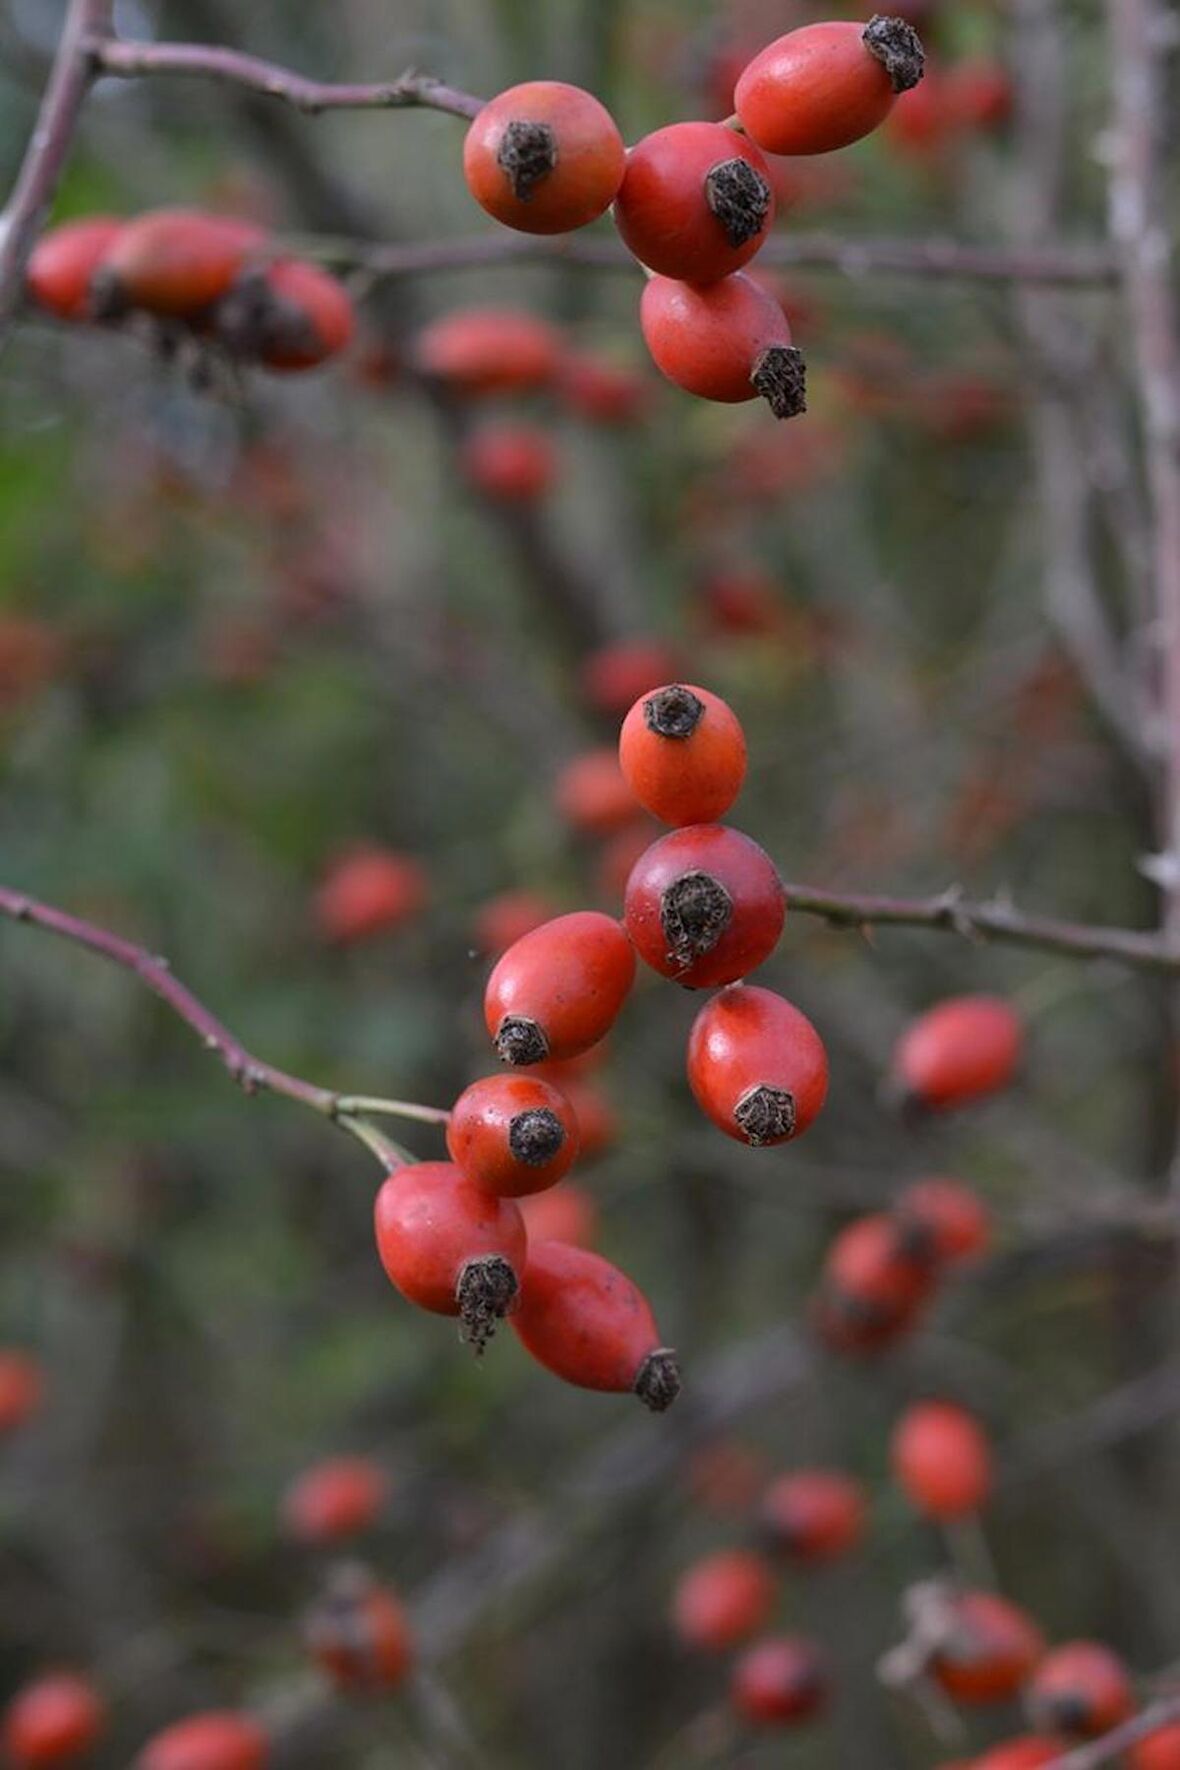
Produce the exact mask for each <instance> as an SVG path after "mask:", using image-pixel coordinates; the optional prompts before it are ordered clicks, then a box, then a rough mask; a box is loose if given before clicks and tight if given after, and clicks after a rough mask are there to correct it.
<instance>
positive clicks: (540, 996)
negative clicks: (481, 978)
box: [484, 910, 635, 1064]
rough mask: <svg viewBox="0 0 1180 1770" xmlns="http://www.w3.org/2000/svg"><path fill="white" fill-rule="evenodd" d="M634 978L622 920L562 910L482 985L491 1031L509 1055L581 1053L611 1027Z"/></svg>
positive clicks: (526, 1058) (520, 1059)
mask: <svg viewBox="0 0 1180 1770" xmlns="http://www.w3.org/2000/svg"><path fill="white" fill-rule="evenodd" d="M634 981H635V953H634V950H633V949H632V946H631V943H630V941H629V940H628V939H627V936H626V934H625V933H624V932H623V929H622V927H621V925H620V924H619V923H618V922H616V921H615V920H614V919H613V918H612V917H610V916H604V915H602V914H601V912H599V911H598V910H575V911H574V912H573V913H572V914H570V915H568V916H557V917H555V918H554V920H553V921H552V922H543V923H542V924H541V926H540V927H539V928H534V929H533V931H532V933H531V934H526V935H525V936H524V937H523V938H522V939H521V940H518V941H517V942H516V943H515V945H514V946H510V947H509V948H508V951H507V952H506V953H504V954H502V956H501V957H500V959H499V960H498V961H497V963H496V966H495V968H494V970H493V971H492V974H491V976H490V977H489V979H488V984H487V989H486V991H485V993H484V1017H485V1019H486V1021H487V1028H488V1032H489V1033H490V1034H491V1036H492V1040H493V1042H494V1043H495V1046H496V1049H497V1051H498V1052H499V1054H500V1056H501V1057H502V1058H503V1060H504V1062H505V1063H512V1064H527V1063H541V1062H543V1061H544V1060H545V1059H546V1058H566V1057H577V1056H578V1055H579V1054H580V1053H581V1052H582V1051H588V1050H589V1049H590V1047H591V1046H592V1045H596V1044H597V1043H598V1041H599V1039H601V1038H602V1037H603V1036H604V1035H605V1034H606V1033H608V1032H609V1031H610V1029H611V1026H612V1025H613V1024H614V1021H615V1018H616V1016H617V1015H618V1012H619V1010H620V1008H621V1007H622V1005H623V1003H624V1001H625V1000H626V998H627V993H628V991H629V990H630V988H631V985H632V983H633V982H634Z"/></svg>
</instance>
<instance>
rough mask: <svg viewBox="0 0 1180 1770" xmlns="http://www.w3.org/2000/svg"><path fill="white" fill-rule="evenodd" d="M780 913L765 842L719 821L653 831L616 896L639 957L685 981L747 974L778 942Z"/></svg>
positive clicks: (692, 984)
mask: <svg viewBox="0 0 1180 1770" xmlns="http://www.w3.org/2000/svg"><path fill="white" fill-rule="evenodd" d="M786 913H787V903H786V898H785V896H784V894H783V887H782V882H781V880H780V879H779V876H778V873H777V871H776V870H775V866H774V862H773V861H772V860H771V858H770V856H769V855H768V854H767V852H766V850H765V849H764V848H760V847H759V846H758V844H757V842H752V841H751V840H750V838H749V836H743V835H742V833H741V831H740V830H731V829H729V828H728V826H727V825H725V824H690V825H688V827H687V828H685V829H681V830H673V831H672V832H671V834H670V835H667V836H661V837H660V838H659V840H658V841H656V842H653V843H652V845H651V847H650V848H648V849H647V850H646V851H645V852H644V854H642V855H641V856H640V858H639V860H638V861H637V862H636V864H635V866H634V868H633V869H632V872H631V877H630V878H629V879H628V881H627V889H626V892H625V894H624V898H623V926H624V927H625V928H626V930H627V934H628V936H629V938H630V940H631V944H632V945H633V946H634V948H635V950H636V952H637V953H638V954H639V957H640V958H641V959H643V960H644V961H645V963H647V964H648V965H650V966H651V968H652V970H653V971H658V972H659V974H660V976H661V977H669V978H671V979H672V981H673V982H674V983H679V984H682V985H683V986H684V988H685V989H709V988H712V987H715V986H716V985H718V984H724V983H736V982H737V980H738V979H739V978H742V977H747V976H748V975H749V974H750V972H751V971H753V970H755V969H756V968H757V967H758V966H759V965H761V964H762V962H763V960H764V959H768V958H769V957H770V955H771V953H772V952H773V951H774V949H775V947H776V946H777V945H778V941H779V936H780V934H781V933H782V930H783V920H784V918H785V916H786Z"/></svg>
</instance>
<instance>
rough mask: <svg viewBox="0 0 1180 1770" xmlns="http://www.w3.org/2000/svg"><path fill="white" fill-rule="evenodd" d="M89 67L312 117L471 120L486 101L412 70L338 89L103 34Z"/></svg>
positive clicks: (209, 54) (208, 54) (238, 61)
mask: <svg viewBox="0 0 1180 1770" xmlns="http://www.w3.org/2000/svg"><path fill="white" fill-rule="evenodd" d="M86 47H87V50H88V53H89V55H90V60H91V65H92V66H93V67H94V68H95V69H96V70H97V71H99V72H101V73H104V74H110V75H112V76H114V77H115V78H117V79H120V80H140V79H145V78H147V77H148V76H152V77H156V76H161V75H177V74H188V75H194V74H195V75H201V76H203V77H204V78H206V79H209V80H223V81H227V82H229V83H231V84H233V85H235V86H245V87H247V88H248V89H249V90H250V91H251V92H258V93H261V94H262V95H263V96H264V97H266V98H278V99H281V100H282V101H283V102H284V103H285V104H289V105H294V107H295V109H296V110H300V111H307V112H309V113H310V114H311V115H313V116H314V115H316V114H317V113H318V112H320V111H365V110H371V111H375V110H411V109H423V108H424V109H427V110H432V111H447V112H448V113H449V114H450V115H451V116H453V117H474V116H476V115H477V114H478V113H479V111H481V110H482V109H483V104H484V101H483V99H482V98H476V97H475V96H474V94H473V93H470V92H459V91H457V90H456V89H455V88H454V87H453V86H446V85H444V84H443V82H442V81H441V80H435V79H433V78H432V77H431V76H430V75H429V74H419V73H415V72H414V71H413V70H410V71H409V72H407V73H404V74H401V75H399V76H398V78H397V79H396V80H380V81H376V82H369V83H365V84H336V83H334V82H332V81H326V80H309V79H307V78H305V76H304V75H302V74H296V73H293V72H292V71H291V70H290V69H289V68H283V67H279V66H278V64H277V63H275V62H269V61H264V60H263V59H262V58H261V56H257V55H245V54H243V53H241V52H240V51H239V50H236V49H223V48H221V47H219V46H218V45H216V44H212V43H120V42H118V41H116V40H115V39H113V38H111V37H108V36H105V35H104V34H102V33H101V32H99V33H97V34H95V35H93V36H92V37H91V39H90V41H89V43H88V44H87V46H86Z"/></svg>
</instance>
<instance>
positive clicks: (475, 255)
mask: <svg viewBox="0 0 1180 1770" xmlns="http://www.w3.org/2000/svg"><path fill="white" fill-rule="evenodd" d="M303 246H304V250H307V251H311V252H315V253H317V254H318V255H319V256H321V257H323V258H325V259H326V260H327V261H328V262H330V263H332V264H335V265H337V266H338V267H339V268H340V269H342V270H346V269H351V268H356V269H363V270H366V271H368V272H370V274H372V275H374V276H377V277H407V276H422V275H426V274H429V273H432V272H435V271H448V270H473V269H488V268H492V267H494V266H497V265H513V264H532V263H541V264H544V263H553V262H558V263H562V264H577V265H583V266H585V267H586V268H587V269H591V270H605V271H634V270H635V269H636V263H635V259H634V258H633V257H632V255H631V254H630V253H629V252H628V251H627V250H626V249H625V247H624V246H623V245H622V244H621V243H620V242H618V241H616V240H611V239H609V238H606V237H588V236H584V235H579V234H559V235H556V236H549V237H544V236H540V235H535V234H516V233H509V232H508V231H507V230H501V231H499V232H497V233H486V234H466V235H461V236H460V237H459V238H457V239H448V240H424V241H421V242H415V243H413V244H410V245H404V246H403V245H396V246H368V245H365V244H363V243H362V242H359V241H355V240H325V241H306V242H304V243H303ZM758 262H759V263H760V264H764V265H774V266H776V267H780V268H782V267H785V268H788V269H790V268H796V269H800V270H831V271H836V272H837V273H839V274H840V275H843V276H846V277H851V278H853V279H862V278H867V277H873V276H878V275H893V276H907V277H908V276H916V277H935V278H942V279H946V280H952V281H953V280H967V281H980V280H981V281H984V282H998V283H1005V282H1017V283H1047V284H1059V285H1061V286H1063V287H1070V286H1073V287H1077V288H1082V289H1085V288H1101V287H1102V285H1103V284H1109V283H1113V282H1114V281H1115V280H1116V278H1117V275H1118V267H1117V264H1116V262H1115V258H1114V254H1113V253H1112V252H1111V251H1110V250H1109V249H1108V248H1107V247H1105V246H1102V245H1072V244H1068V243H1066V242H1064V241H1063V242H1059V243H1056V244H1053V245H1049V246H1039V247H1038V246H1031V245H1030V246H1022V247H1014V248H1009V247H1004V246H974V245H967V244H964V243H962V242H960V241H956V240H949V239H941V238H938V237H935V238H928V239H912V240H909V239H890V238H887V237H880V238H864V239H848V238H845V237H843V236H841V235H840V234H826V233H811V234H800V233H791V234H783V235H781V236H777V237H775V238H774V239H771V240H768V241H767V242H766V245H765V246H763V248H762V250H761V252H760V254H759V258H758Z"/></svg>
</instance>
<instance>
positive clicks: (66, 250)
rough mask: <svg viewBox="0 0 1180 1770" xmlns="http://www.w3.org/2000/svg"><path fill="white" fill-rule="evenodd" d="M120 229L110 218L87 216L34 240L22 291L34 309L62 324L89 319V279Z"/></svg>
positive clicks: (64, 223)
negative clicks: (42, 311)
mask: <svg viewBox="0 0 1180 1770" xmlns="http://www.w3.org/2000/svg"><path fill="white" fill-rule="evenodd" d="M124 225H125V224H124V223H123V222H122V221H120V220H118V219H117V218H116V217H115V216H113V215H87V216H86V217H85V218H84V219H83V220H81V221H66V222H63V223H62V225H61V226H60V227H55V228H52V229H51V230H50V231H49V233H47V234H45V235H44V237H43V238H42V239H40V240H38V241H37V244H36V245H35V246H34V247H33V250H32V253H31V254H30V257H29V265H28V269H27V271H26V272H25V287H26V288H27V290H28V292H29V295H30V297H31V298H32V299H33V300H34V301H35V302H36V303H37V306H38V307H41V308H44V309H45V311H46V312H47V313H54V314H56V315H57V317H58V318H59V319H62V320H86V319H89V318H90V317H91V306H90V279H91V277H92V276H93V275H94V273H95V271H96V270H97V269H98V266H99V264H100V263H101V262H102V260H103V258H104V257H105V256H106V254H107V253H108V252H109V251H110V249H111V247H112V246H113V245H114V243H115V241H116V239H117V238H118V237H119V234H120V233H121V232H122V230H123V227H124Z"/></svg>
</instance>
